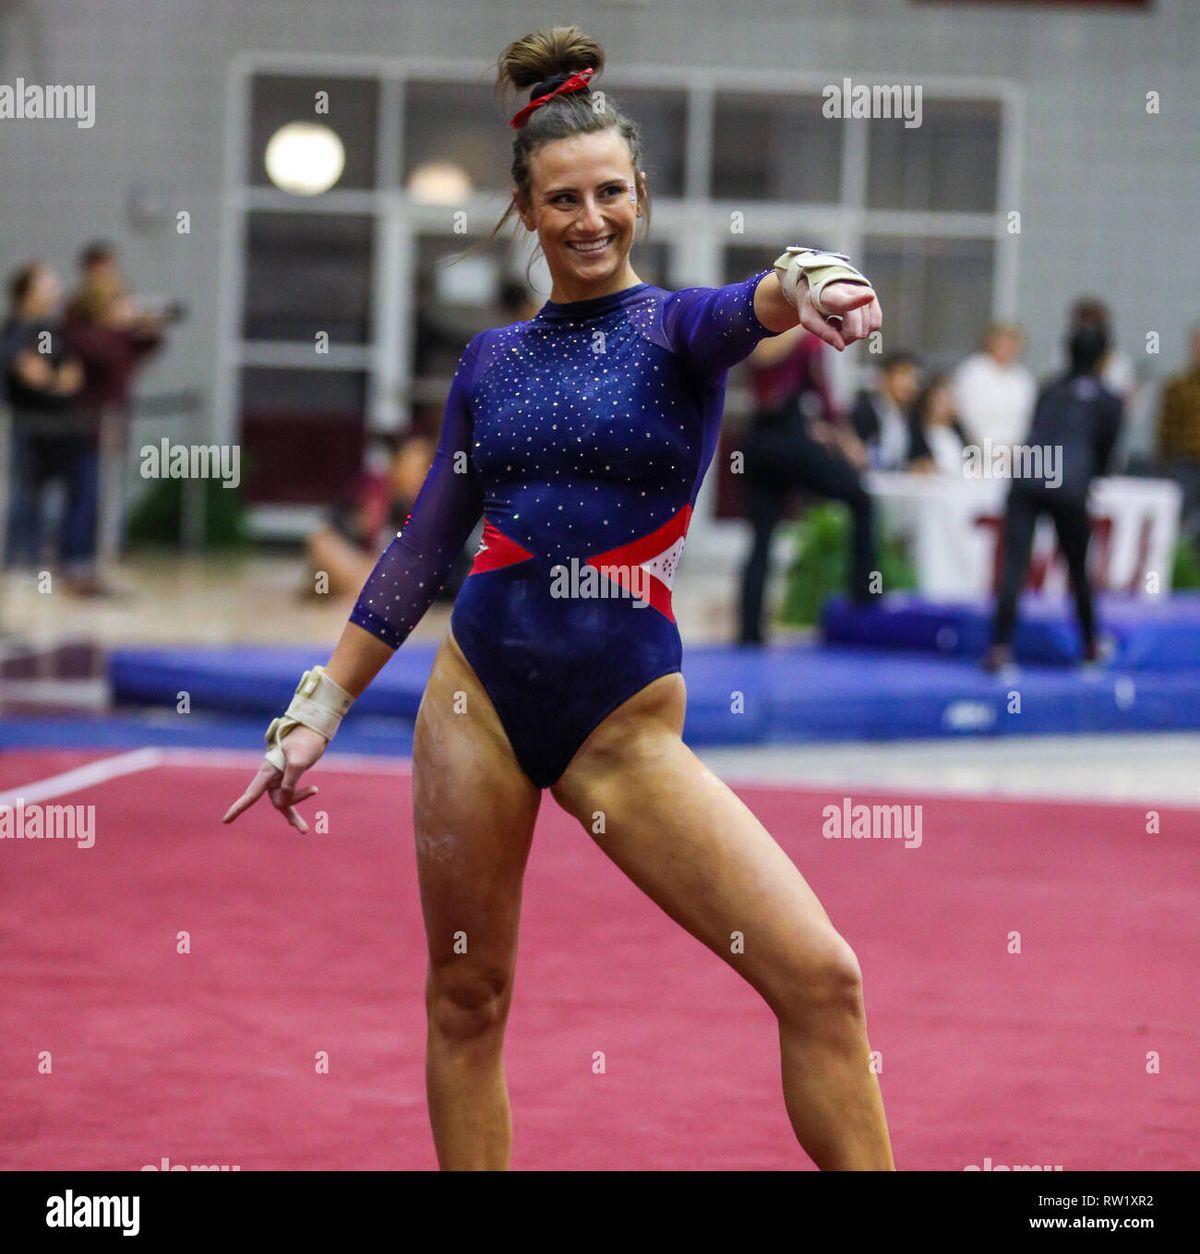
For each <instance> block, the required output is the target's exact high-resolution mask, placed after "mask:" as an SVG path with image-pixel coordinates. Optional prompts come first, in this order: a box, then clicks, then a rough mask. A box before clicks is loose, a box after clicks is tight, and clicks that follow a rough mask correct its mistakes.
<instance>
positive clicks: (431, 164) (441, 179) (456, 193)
mask: <svg viewBox="0 0 1200 1254" xmlns="http://www.w3.org/2000/svg"><path fill="white" fill-rule="evenodd" d="M471 191H472V188H471V176H470V175H469V174H468V173H467V172H466V170H464V169H463V168H462V166H460V165H458V164H457V163H456V162H453V161H426V162H424V163H423V164H422V165H419V166H417V167H416V169H415V170H413V172H412V173H411V174H410V175H409V176H408V194H409V195H410V196H411V197H412V198H413V200H416V201H420V203H421V204H423V205H456V204H460V203H461V202H462V201H464V200H465V199H466V198H467V197H468V196H470V194H471Z"/></svg>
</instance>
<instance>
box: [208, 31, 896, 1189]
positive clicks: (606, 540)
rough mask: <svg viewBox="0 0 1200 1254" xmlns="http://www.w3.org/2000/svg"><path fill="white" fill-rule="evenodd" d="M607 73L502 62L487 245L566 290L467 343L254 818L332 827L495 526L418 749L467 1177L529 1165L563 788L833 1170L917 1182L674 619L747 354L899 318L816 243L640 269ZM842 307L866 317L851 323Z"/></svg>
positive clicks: (452, 1120)
mask: <svg viewBox="0 0 1200 1254" xmlns="http://www.w3.org/2000/svg"><path fill="white" fill-rule="evenodd" d="M603 65H604V54H603V52H602V51H601V49H600V46H599V45H598V44H597V43H596V42H595V41H594V40H592V39H590V38H589V37H588V36H586V35H584V34H583V33H582V32H580V31H579V30H578V29H576V28H575V27H557V28H554V29H552V30H547V31H538V32H535V33H534V34H531V35H527V36H525V38H524V39H519V40H517V41H516V42H515V43H513V44H510V45H509V47H508V48H507V49H506V50H505V51H504V53H503V54H502V55H501V57H500V60H499V74H498V77H499V82H500V85H501V87H510V86H511V87H515V88H517V89H520V90H528V93H529V95H528V101H527V103H525V104H524V106H523V107H522V108H521V109H520V111H519V112H518V113H517V114H516V116H515V117H514V118H513V119H512V126H513V128H514V129H516V131H517V136H516V138H515V140H514V141H513V161H512V178H513V192H512V200H511V203H510V205H509V207H508V210H507V211H506V213H505V215H504V217H503V218H502V219H501V221H500V223H498V224H497V227H496V228H495V230H493V232H492V234H491V236H489V237H488V239H487V240H485V241H484V242H483V243H484V245H486V244H487V243H490V242H491V240H492V239H494V238H495V236H496V234H497V233H498V232H499V231H500V230H501V229H502V228H503V227H504V225H505V223H507V222H509V221H510V220H512V219H513V217H514V216H515V217H516V218H518V219H519V220H520V223H521V224H522V225H523V226H524V228H525V230H527V231H529V232H535V233H536V236H537V239H538V242H539V244H540V245H541V248H542V251H543V253H544V255H545V258H546V263H547V265H548V268H549V270H550V275H551V280H552V289H551V297H550V300H548V301H547V302H546V303H545V305H544V306H543V307H542V308H541V309H540V310H539V311H538V312H537V314H536V315H535V316H534V317H532V318H529V319H526V320H521V321H517V322H514V323H511V324H509V325H506V326H502V327H497V328H495V329H492V330H487V331H482V332H480V333H479V334H478V335H476V336H475V337H474V338H472V340H471V341H470V343H469V344H468V345H467V347H466V350H465V351H464V352H463V354H462V357H461V359H460V361H459V366H458V370H457V372H456V373H455V376H454V381H453V384H452V386H451V389H450V395H449V397H448V399H447V402H446V408H445V415H444V419H443V423H442V432H441V437H440V441H439V444H438V448H437V452H436V454H435V457H434V463H433V467H432V469H431V470H430V473H429V476H428V478H427V479H426V481H425V484H424V486H423V487H422V489H421V492H420V495H419V496H418V498H417V501H416V503H415V505H414V506H413V509H412V514H411V516H410V517H409V518H408V519H407V520H406V521H405V524H404V527H403V530H402V531H401V534H400V535H399V536H398V537H397V538H396V539H395V540H393V541H392V543H391V544H390V545H389V547H388V549H387V551H386V552H385V553H384V554H383V556H382V557H381V558H380V559H379V562H378V563H377V564H376V567H375V569H374V570H373V571H372V573H371V575H370V577H369V578H368V579H367V582H366V584H365V586H364V587H363V591H362V594H361V595H360V597H359V599H358V603H357V604H356V606H355V608H354V611H353V613H352V615H351V618H350V622H349V623H348V624H347V626H346V628H345V630H344V632H343V634H342V639H341V641H340V642H339V643H338V646H337V648H336V649H335V650H334V653H333V656H332V657H331V658H330V660H329V663H328V667H327V668H324V667H319V666H318V667H314V668H313V669H312V670H310V671H307V672H305V677H304V679H303V680H302V681H301V686H300V688H299V689H297V694H296V697H295V698H294V700H293V701H292V704H291V706H289V708H288V710H287V712H286V714H285V715H284V717H283V718H282V719H276V720H275V722H273V723H272V724H271V728H270V730H269V731H268V733H267V737H268V742H269V744H270V750H269V753H268V758H267V761H266V762H265V763H264V765H263V767H262V768H261V770H260V772H259V775H258V777H257V778H256V779H255V781H254V782H253V783H252V784H251V786H250V787H249V788H248V789H247V791H246V793H245V794H243V796H242V798H241V799H239V800H238V801H237V802H235V803H234V805H233V806H232V807H230V810H229V812H228V814H227V815H226V819H227V821H229V820H232V819H234V818H236V817H237V815H238V814H240V813H241V812H242V811H243V810H245V809H246V808H247V807H248V806H250V805H251V804H253V802H254V801H255V800H256V799H257V798H258V797H259V796H261V795H262V794H263V793H264V792H269V794H270V796H271V800H272V801H273V802H274V804H275V805H276V806H277V807H278V808H279V809H280V810H282V811H283V812H284V814H285V815H286V816H287V818H288V821H289V822H291V823H292V824H293V826H296V827H298V828H299V829H300V830H304V829H305V826H304V821H303V819H301V818H300V817H299V814H298V813H297V811H296V809H295V807H296V804H297V803H298V802H301V801H304V800H305V799H306V798H308V797H310V796H312V794H313V791H314V790H313V789H312V788H311V787H303V788H301V787H299V780H300V776H301V775H302V774H303V772H304V771H306V770H307V769H308V768H309V767H310V766H312V765H313V764H314V763H315V762H316V761H317V759H318V758H319V757H320V756H321V754H322V752H323V751H324V748H325V745H326V743H327V742H328V740H329V739H331V738H332V736H333V735H334V734H335V732H336V731H337V727H338V724H339V723H340V720H341V718H342V716H343V715H344V714H345V713H346V711H347V710H348V709H349V707H350V704H351V703H352V702H353V701H354V700H355V699H356V698H357V697H358V696H359V695H360V694H361V693H362V691H363V690H364V689H365V688H366V687H367V685H368V684H369V683H370V682H371V680H372V679H373V677H374V676H375V674H376V673H377V672H378V671H379V670H380V669H381V668H382V666H383V665H384V664H385V663H386V662H387V660H388V659H389V657H390V656H391V653H392V651H393V650H395V649H396V648H398V647H399V646H400V645H401V644H403V642H404V640H405V639H406V638H407V636H408V634H409V633H410V632H411V630H412V628H413V627H414V626H415V625H416V623H417V621H418V620H419V619H420V618H421V616H422V615H423V614H424V613H425V610H426V609H427V608H428V607H429V604H430V602H431V601H432V599H433V597H434V595H435V594H436V593H437V591H438V589H439V588H440V587H441V585H442V583H443V582H444V580H445V578H446V575H447V573H448V571H449V569H450V564H451V563H452V562H453V560H454V558H455V557H456V556H457V554H458V553H459V552H460V551H461V549H462V546H463V544H464V543H465V541H466V538H467V536H468V535H469V533H470V532H471V530H472V528H473V527H474V526H475V524H476V522H477V521H478V520H479V518H480V516H481V515H482V516H483V522H484V527H483V543H482V545H481V547H480V550H479V552H478V553H477V555H476V557H475V562H474V565H473V567H472V569H471V572H470V574H469V576H468V577H467V579H466V580H465V581H464V584H463V588H462V590H461V592H460V593H459V595H458V598H457V600H456V601H455V606H454V613H453V617H452V619H451V623H450V630H449V632H448V633H447V635H446V638H445V640H444V641H443V643H442V646H441V648H440V650H439V651H438V654H437V657H436V659H435V661H434V666H433V672H432V674H431V676H430V679H429V683H428V686H427V688H426V690H425V695H424V698H423V700H422V702H421V707H420V711H419V712H418V715H417V721H416V726H415V729H414V736H413V787H414V812H415V814H414V817H415V827H416V845H417V868H418V875H419V878H420V887H421V902H422V909H423V913H424V918H425V926H426V935H427V941H428V949H429V966H428V976H427V986H426V1004H427V1008H428V1019H429V1036H428V1046H427V1049H428V1052H427V1058H426V1079H427V1087H428V1096H429V1112H430V1118H431V1122H432V1125H433V1134H434V1140H435V1143H436V1146H437V1153H438V1160H439V1162H440V1164H441V1165H442V1166H443V1167H447V1168H480V1167H487V1168H493V1167H505V1166H507V1165H508V1159H509V1148H510V1142H511V1135H512V1128H511V1117H510V1114H509V1106H508V1093H507V1089H506V1086H505V1080H504V1068H503V1063H502V1058H501V1051H502V1046H503V1038H504V1029H505V1023H506V1020H507V1017H508V1012H509V1007H510V1004H511V999H512V988H513V973H514V969H515V963H516V948H517V930H518V922H519V916H520V904H521V890H522V881H523V876H524V869H525V863H526V859H527V857H528V854H529V848H530V842H531V840H532V837H533V826H534V821H535V819H536V817H537V813H538V808H539V805H540V803H541V796H542V792H543V791H544V790H546V789H549V790H550V793H551V795H552V796H553V797H554V799H555V801H556V802H558V804H559V805H560V806H562V808H563V809H564V810H566V811H567V812H568V813H569V814H571V815H572V816H573V817H574V818H576V819H578V821H579V822H580V823H581V825H582V826H583V827H584V829H585V831H587V832H588V834H589V835H592V836H597V837H602V839H600V840H599V844H600V847H601V848H602V849H603V850H604V852H605V853H606V854H607V855H608V856H609V857H610V858H612V859H613V861H614V862H616V864H617V865H618V866H619V867H620V868H621V870H623V871H624V872H625V874H626V875H627V876H629V878H630V879H631V880H632V881H633V882H634V883H635V884H636V885H637V886H638V887H639V888H641V889H642V890H643V891H644V892H645V893H647V894H648V895H649V896H650V897H651V898H652V899H653V900H654V901H655V902H656V903H657V904H658V905H659V906H660V907H661V908H662V909H663V910H664V911H666V912H667V914H669V915H670V916H671V917H672V918H673V919H675V920H676V921H677V922H679V923H680V924H681V925H682V926H683V927H685V928H686V929H687V930H688V931H689V932H690V933H691V934H692V935H694V936H695V937H697V938H698V939H699V940H701V941H702V942H703V943H704V944H705V945H707V946H708V947H709V948H710V949H711V950H712V951H713V952H714V953H715V954H716V955H717V956H718V957H720V958H721V959H722V960H724V961H725V962H728V963H729V964H730V965H731V966H732V967H733V968H734V969H735V970H737V972H738V973H739V974H740V975H742V976H743V977H744V978H745V979H746V980H747V981H748V982H749V983H750V984H751V986H752V987H753V988H754V989H755V990H756V991H757V992H758V993H759V994H760V995H761V996H762V997H763V998H764V1000H765V1001H766V1002H767V1004H768V1005H769V1006H770V1007H771V1009H772V1010H773V1011H774V1012H775V1014H776V1016H777V1018H778V1020H779V1027H780V1041H781V1052H782V1065H783V1075H784V1094H785V1100H786V1103H787V1108H788V1113H789V1115H790V1117H791V1120H792V1126H793V1128H794V1129H795V1132H796V1136H797V1138H798V1139H799V1140H800V1142H801V1144H803V1145H804V1147H805V1149H807V1150H808V1152H809V1154H810V1155H811V1156H812V1158H813V1159H814V1161H815V1162H816V1163H817V1164H818V1165H819V1166H821V1167H830V1168H889V1167H891V1166H892V1156H891V1149H890V1146H889V1142H888V1134H887V1126H886V1122H885V1120H884V1114H883V1104H882V1101H881V1099H880V1094H879V1085H878V1081H877V1080H876V1079H875V1077H874V1075H873V1073H872V1070H871V1067H870V1049H869V1045H868V1042H867V1036H866V1021H865V1013H864V1010H863V1002H862V988H861V972H860V970H859V967H858V962H857V959H856V957H855V955H854V952H853V951H852V950H851V948H850V946H849V945H848V944H847V942H846V941H845V940H844V939H843V938H842V937H841V936H840V935H839V934H838V932H837V931H835V929H834V927H833V925H832V923H831V922H830V920H829V917H828V915H827V914H826V913H825V911H824V909H823V908H822V907H821V904H820V902H818V900H817V898H816V896H815V895H814V894H813V892H812V890H811V889H810V888H809V886H808V885H807V883H806V882H805V880H804V878H803V876H802V875H801V874H800V872H799V870H798V869H797V868H796V866H795V865H794V864H793V863H792V862H791V860H790V859H789V858H788V857H787V855H786V854H785V853H784V852H783V850H782V849H781V848H780V847H779V845H778V844H776V842H775V841H774V839H773V838H772V837H771V835H770V834H769V833H768V832H767V831H766V829H765V828H764V827H763V826H762V824H761V823H759V821H758V820H757V819H756V818H755V816H754V815H753V814H752V813H751V812H750V811H749V810H748V809H747V808H746V807H745V806H744V805H743V804H742V803H741V802H740V801H739V800H738V798H737V797H736V796H735V795H734V793H733V792H732V791H731V790H730V789H729V788H728V787H727V786H726V785H725V784H724V783H722V782H721V781H720V780H719V779H717V777H716V776H715V775H713V774H712V773H711V772H710V771H708V770H706V769H705V767H704V766H703V765H702V764H701V763H700V761H699V760H698V759H697V758H696V757H695V755H694V754H693V753H692V752H691V750H690V749H688V748H687V746H686V745H684V743H683V740H682V735H681V733H682V729H683V722H684V710H685V689H684V684H683V678H682V675H681V674H680V667H681V657H682V644H681V640H680V635H679V630H678V626H677V624H676V621H675V615H674V612H673V610H672V606H671V588H672V585H673V581H674V578H675V574H676V571H677V568H678V564H679V558H680V555H681V553H682V550H683V546H684V541H685V539H686V536H687V531H688V524H689V522H690V520H691V516H692V511H693V509H694V508H695V505H696V500H697V496H698V493H699V491H700V487H701V484H702V483H703V481H704V477H705V474H706V472H707V470H708V466H709V463H710V462H711V460H712V457H713V452H714V449H715V448H716V444H717V436H718V432H719V428H720V424H721V417H722V413H723V409H724V402H725V383H726V377H727V374H728V371H729V370H730V368H731V367H732V366H733V365H735V364H736V363H737V362H739V361H742V360H744V359H745V358H746V357H747V356H748V355H749V354H750V352H751V351H752V350H753V349H754V348H755V346H756V345H757V344H758V343H759V342H760V341H762V340H764V339H766V338H767V337H769V336H771V335H772V334H775V333H777V332H779V331H783V330H785V329H788V328H792V327H795V326H796V325H797V323H798V322H799V323H801V324H802V325H804V326H805V327H809V328H810V329H812V330H814V332H815V333H816V334H818V335H821V336H822V338H824V339H825V340H826V341H827V342H828V343H830V344H831V345H833V347H835V348H838V349H841V348H843V347H845V345H847V344H849V343H852V342H853V341H855V340H858V339H863V338H865V337H866V336H867V335H868V334H870V332H871V331H872V330H874V329H875V328H877V327H878V326H879V325H880V320H881V314H880V312H879V306H878V303H877V302H876V300H875V297H874V293H873V291H872V290H871V288H870V286H869V285H867V283H866V280H865V279H864V278H863V277H862V276H861V275H860V274H859V273H858V272H857V271H856V270H855V269H854V268H853V267H851V266H849V265H847V264H845V259H844V258H841V257H838V256H836V255H833V254H821V253H816V252H814V251H813V250H811V249H806V248H800V247H796V246H791V247H789V248H787V249H786V250H785V252H784V253H783V254H782V256H780V257H779V258H778V260H777V261H776V263H775V265H774V266H771V265H769V264H766V265H762V266H760V267H759V268H758V270H757V271H756V272H755V273H752V274H750V275H749V276H748V277H747V278H744V279H742V280H741V281H739V282H735V283H731V284H728V285H727V286H725V287H715V288H706V287H693V288H686V289H684V290H682V291H677V292H673V291H667V290H665V289H663V288H661V287H656V286H654V285H652V284H650V283H646V282H643V281H642V280H640V279H639V278H638V275H637V274H636V273H635V271H634V270H633V267H632V265H631V264H630V260H629V255H630V249H631V247H632V244H633V240H634V235H635V232H636V230H637V224H638V221H639V220H642V221H643V222H645V221H646V220H647V219H648V217H649V207H650V206H649V191H648V187H647V180H646V177H645V172H644V171H643V169H642V165H641V159H642V152H641V141H640V138H639V135H638V129H637V127H636V126H635V125H634V124H633V123H632V122H631V121H629V119H627V118H625V117H623V116H622V115H621V114H620V113H618V112H616V110H615V109H614V108H613V106H612V102H611V101H609V100H607V99H606V98H605V97H604V94H603V93H601V92H597V91H593V90H592V88H591V80H592V79H593V77H594V76H595V75H596V74H598V73H599V72H600V70H601V69H602V68H603ZM768 257H769V254H768ZM764 260H765V259H764ZM835 316H836V317H837V318H838V320H839V322H840V324H841V325H840V328H835V327H834V326H831V325H829V323H828V322H827V321H826V319H827V318H829V317H835ZM564 572H567V573H569V576H570V577H569V578H567V579H565V580H564V578H563V575H564ZM623 593H628V595H623ZM745 936H751V937H752V938H753V940H752V943H750V944H748V945H745V946H743V945H742V944H741V942H740V940H738V941H736V942H735V944H733V945H731V944H730V941H731V938H741V937H745ZM464 937H465V945H464V944H463V939H464Z"/></svg>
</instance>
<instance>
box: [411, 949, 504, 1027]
mask: <svg viewBox="0 0 1200 1254" xmlns="http://www.w3.org/2000/svg"><path fill="white" fill-rule="evenodd" d="M511 995H512V981H511V977H510V975H509V973H508V972H505V971H500V970H498V969H496V968H485V967H467V966H461V967H460V966H458V965H456V964H451V965H450V966H449V967H448V968H444V969H443V970H441V971H439V972H434V971H432V970H431V971H430V974H429V979H428V981H427V983H426V988H425V1009H426V1012H427V1014H428V1016H429V1027H430V1030H431V1031H432V1032H436V1033H437V1034H438V1035H439V1036H442V1037H445V1038H448V1039H449V1040H452V1041H471V1040H476V1039H478V1038H479V1037H481V1036H484V1035H485V1034H487V1033H488V1032H491V1031H495V1030H496V1029H497V1028H501V1027H503V1025H504V1021H505V1019H506V1018H507V1015H508V1005H509V1000H510V998H511Z"/></svg>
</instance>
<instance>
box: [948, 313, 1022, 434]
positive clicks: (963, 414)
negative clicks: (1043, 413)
mask: <svg viewBox="0 0 1200 1254" xmlns="http://www.w3.org/2000/svg"><path fill="white" fill-rule="evenodd" d="M1023 345H1024V336H1023V334H1022V332H1021V328H1020V327H1018V326H1016V325H1015V324H1014V323H1011V322H995V323H993V324H992V325H991V326H990V327H988V329H987V332H986V334H985V336H984V347H983V351H982V352H979V353H973V354H972V355H971V356H970V357H968V358H967V359H966V360H965V361H964V362H962V364H961V365H960V366H959V367H958V369H957V370H956V371H955V372H954V402H955V405H956V406H957V408H958V416H959V421H960V422H961V423H962V426H963V430H964V431H965V432H966V433H967V436H968V438H969V439H970V441H971V442H973V443H975V444H980V445H982V444H983V442H984V440H990V441H991V442H992V444H993V446H994V445H998V444H1018V443H1020V441H1021V440H1022V439H1024V437H1025V432H1026V431H1027V430H1028V428H1029V420H1030V417H1031V416H1032V414H1033V403H1034V399H1035V397H1036V395H1037V384H1036V383H1035V381H1034V378H1033V375H1032V374H1031V373H1030V371H1029V369H1028V367H1026V366H1023V365H1022V364H1021V361H1020V358H1021V350H1022V347H1023Z"/></svg>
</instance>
